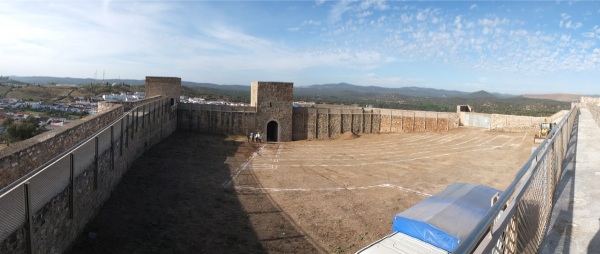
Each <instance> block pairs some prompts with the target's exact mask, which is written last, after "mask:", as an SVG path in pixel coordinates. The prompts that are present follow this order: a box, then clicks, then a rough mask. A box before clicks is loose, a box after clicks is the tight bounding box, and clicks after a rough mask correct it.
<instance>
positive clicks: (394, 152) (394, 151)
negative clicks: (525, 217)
mask: <svg viewBox="0 0 600 254" xmlns="http://www.w3.org/2000/svg"><path fill="white" fill-rule="evenodd" d="M514 139H515V138H514V137H513V138H511V139H510V140H509V141H508V142H505V143H504V144H502V145H500V146H494V147H492V148H497V147H504V146H506V145H507V144H508V143H510V142H512V140H514ZM517 146H518V145H517ZM428 147H433V148H436V147H439V146H436V145H424V146H421V147H420V149H424V148H428ZM478 147H480V145H471V146H457V145H450V146H446V147H445V149H446V150H461V151H464V150H467V149H470V148H478ZM411 150H414V149H413V148H406V149H388V151H387V152H371V153H358V154H350V155H349V156H351V157H352V158H313V159H311V160H312V161H356V160H357V158H358V157H365V156H375V155H377V156H379V158H380V159H381V158H385V159H387V158H395V157H396V156H386V155H403V156H414V155H418V154H423V153H431V149H427V150H424V151H420V152H414V153H406V152H405V151H411ZM471 151H481V150H480V149H479V148H478V149H475V150H471ZM263 154H264V153H263ZM344 156H348V155H344ZM297 160H306V156H303V157H301V158H294V157H291V156H286V157H285V159H279V161H280V162H281V161H285V162H289V161H297Z"/></svg>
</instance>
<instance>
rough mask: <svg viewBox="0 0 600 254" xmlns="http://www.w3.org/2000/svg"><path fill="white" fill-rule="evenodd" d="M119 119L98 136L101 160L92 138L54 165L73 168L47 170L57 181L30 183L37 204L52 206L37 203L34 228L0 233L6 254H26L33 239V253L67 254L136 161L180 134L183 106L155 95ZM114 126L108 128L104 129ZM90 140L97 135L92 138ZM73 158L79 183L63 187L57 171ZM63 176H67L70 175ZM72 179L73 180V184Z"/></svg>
mask: <svg viewBox="0 0 600 254" xmlns="http://www.w3.org/2000/svg"><path fill="white" fill-rule="evenodd" d="M123 107H124V106H123V105H118V106H116V109H113V110H111V111H108V112H103V113H100V114H99V115H98V116H96V117H101V116H102V115H106V114H116V113H118V112H119V111H120V112H122V110H123ZM115 112H116V113H115ZM101 118H102V117H101ZM113 120H117V121H116V122H114V121H111V123H112V128H111V127H108V128H107V129H105V130H104V131H103V132H101V133H99V134H98V135H97V137H98V147H99V149H98V159H97V160H96V159H94V158H95V155H94V151H95V148H94V147H95V139H94V138H93V137H92V139H90V140H89V141H87V142H84V143H83V144H82V146H80V147H79V148H76V149H75V150H72V151H71V152H69V153H68V154H67V157H65V158H62V159H59V160H58V161H57V162H55V163H54V164H53V165H66V167H67V168H63V167H57V166H50V168H48V169H47V170H45V171H43V172H44V174H47V175H52V176H53V179H54V180H53V181H51V182H47V184H44V185H37V184H36V183H38V182H40V183H44V181H43V178H44V177H43V175H44V174H38V176H36V177H37V178H34V180H31V181H30V182H31V183H30V189H31V194H30V196H31V198H32V200H47V202H41V203H40V202H38V203H37V205H36V203H35V202H34V208H32V213H33V214H32V216H31V226H30V227H27V225H26V224H25V223H20V226H19V225H17V226H18V227H17V228H16V229H15V230H14V232H12V233H9V234H8V235H6V234H5V233H8V232H0V253H26V250H27V247H28V241H27V237H28V236H29V235H31V236H32V237H31V239H32V244H31V246H32V250H33V253H61V252H63V251H64V250H66V249H67V248H68V247H69V245H70V243H71V242H72V241H73V240H74V239H75V238H76V237H77V236H79V234H80V232H81V230H83V227H84V226H85V224H86V223H87V222H88V221H89V220H90V219H92V218H93V216H94V215H95V214H96V213H97V212H98V210H99V209H100V207H101V206H102V204H103V203H104V201H105V200H107V199H108V198H109V196H110V193H111V192H112V190H113V189H114V187H115V186H116V185H117V184H118V183H119V181H120V179H121V177H122V176H123V174H125V172H126V171H127V169H128V168H129V167H130V166H131V164H132V163H133V161H134V160H135V159H137V158H138V157H139V156H141V155H142V154H143V152H144V151H145V150H147V149H148V148H150V147H152V146H153V145H154V144H156V143H158V142H160V141H161V140H163V139H164V138H166V137H168V136H169V135H170V134H171V133H173V131H175V129H176V128H177V105H174V106H171V105H170V98H166V97H155V98H152V99H148V100H146V103H145V104H144V105H141V106H140V107H137V108H134V109H133V110H131V111H129V112H128V113H126V114H123V113H121V114H120V115H118V116H117V117H116V118H115V119H113ZM92 123H94V121H91V119H87V121H85V124H84V123H82V124H81V125H78V126H79V127H78V126H73V127H72V128H75V129H81V128H86V126H88V124H92ZM108 125H109V124H104V125H101V126H99V128H100V127H106V126H108ZM90 136H91V134H90V135H88V136H87V137H90ZM80 137H83V138H82V140H83V139H85V138H87V137H86V136H83V135H82V136H80ZM50 141H51V142H52V143H59V142H60V140H59V139H55V140H52V139H51V140H50ZM79 141H81V140H79ZM68 149H69V147H68V146H66V145H65V147H63V148H61V150H58V151H59V152H65V151H67V150H68ZM70 154H72V156H73V161H74V164H73V168H74V169H73V172H74V173H75V176H74V181H73V185H69V184H67V185H66V186H64V187H61V186H62V185H58V184H60V183H63V182H65V179H62V180H60V179H56V177H57V176H60V175H61V174H58V173H53V172H63V171H64V170H67V172H68V170H69V167H70V166H69V163H68V160H69V156H70ZM48 160H49V159H48ZM48 160H46V161H48ZM22 161H25V159H23V160H22ZM65 161H66V162H67V163H66V164H65ZM57 170H59V171H57ZM46 172H47V173H46ZM62 175H63V178H64V174H62ZM67 176H68V174H67ZM40 177H41V178H40ZM35 179H42V180H35ZM66 181H67V182H68V180H66ZM52 186H54V187H52ZM22 188H24V187H23V186H22V185H19V186H16V189H15V191H13V192H10V193H14V194H11V195H16V196H23V195H22ZM40 188H42V189H40ZM53 193H56V194H53ZM46 196H48V197H46ZM36 197H37V198H36ZM6 200H11V199H1V200H0V201H2V202H0V209H3V211H5V210H6V208H5V207H3V205H7V204H6V203H3V202H5V201H6ZM12 200H13V201H14V200H19V199H12ZM21 201H22V200H21ZM71 204H72V205H71ZM12 206H13V207H15V206H16V207H18V206H23V204H18V203H17V204H12ZM19 218H23V217H22V216H17V217H16V218H15V219H11V218H7V216H6V215H5V216H3V218H0V225H2V227H3V228H4V226H5V225H6V221H3V220H10V221H9V223H10V222H12V223H13V224H14V222H16V221H19ZM30 229H31V230H30Z"/></svg>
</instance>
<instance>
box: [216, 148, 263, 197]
mask: <svg viewBox="0 0 600 254" xmlns="http://www.w3.org/2000/svg"><path fill="white" fill-rule="evenodd" d="M265 146H267V144H264V145H262V146H261V147H260V148H258V150H256V152H254V153H253V154H252V156H250V158H249V159H248V160H247V161H246V162H245V163H244V164H242V165H241V166H240V167H239V168H238V169H237V170H236V171H235V174H234V175H232V176H231V179H229V180H227V181H225V182H224V183H223V187H228V186H229V185H230V184H231V183H232V182H233V180H235V178H236V177H237V176H238V175H239V174H240V173H241V172H242V171H243V170H244V169H246V167H248V164H250V162H251V161H252V159H254V157H256V155H257V154H260V151H261V150H262V149H263V148H265Z"/></svg>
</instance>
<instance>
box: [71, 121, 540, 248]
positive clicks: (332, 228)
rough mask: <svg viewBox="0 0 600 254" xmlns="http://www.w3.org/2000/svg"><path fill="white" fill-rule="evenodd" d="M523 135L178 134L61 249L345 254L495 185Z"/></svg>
mask: <svg viewBox="0 0 600 254" xmlns="http://www.w3.org/2000/svg"><path fill="white" fill-rule="evenodd" d="M532 135H533V134H532V133H508V132H489V131H487V130H485V129H479V128H459V129H455V130H451V131H450V132H447V133H397V134H365V135H361V136H357V135H353V134H350V133H347V134H344V135H343V136H342V137H340V138H338V139H335V140H322V141H295V142H288V143H269V144H265V143H248V142H246V140H245V139H244V138H241V137H223V136H209V135H203V134H196V133H186V132H176V133H175V134H173V136H171V137H170V138H168V139H167V140H165V141H164V142H162V143H160V144H158V145H157V146H155V147H153V148H152V149H150V150H149V151H147V152H146V153H145V154H144V156H143V157H142V158H140V159H139V160H138V161H136V162H135V163H134V165H133V167H132V168H131V169H130V170H129V171H128V173H127V174H126V175H125V176H124V178H123V180H122V182H121V183H120V184H119V185H118V186H117V187H116V189H115V192H114V193H113V195H112V196H111V198H110V199H109V200H108V201H107V203H106V204H105V206H104V207H103V208H102V210H101V211H100V212H99V214H98V216H97V217H96V218H95V219H94V220H93V221H91V222H90V223H89V225H88V226H87V227H86V229H85V232H84V233H83V234H82V235H81V236H80V237H79V238H78V240H77V241H76V243H75V244H74V246H73V247H72V248H71V250H70V251H68V253H315V252H321V253H354V252H356V251H357V250H359V249H360V248H362V247H364V246H366V245H368V244H369V243H371V242H373V241H375V240H377V239H379V238H381V237H383V236H385V235H387V234H389V233H391V228H392V225H391V223H392V218H393V216H394V215H395V214H397V213H399V212H402V211H403V210H405V209H407V208H409V207H411V206H413V205H415V204H416V203H418V202H420V201H422V200H424V199H426V198H427V197H429V196H430V195H432V194H435V193H437V192H439V191H441V190H442V189H444V188H445V187H447V186H448V185H450V184H451V183H453V182H465V183H481V184H484V185H487V186H490V187H494V188H497V189H500V190H503V189H504V188H505V187H507V186H508V184H509V183H510V182H511V181H512V180H513V179H514V175H515V173H516V172H517V171H518V170H519V169H520V167H521V166H522V165H523V164H524V163H525V161H526V160H527V159H528V158H529V156H530V154H531V150H532V147H533V146H534V144H533V136H532Z"/></svg>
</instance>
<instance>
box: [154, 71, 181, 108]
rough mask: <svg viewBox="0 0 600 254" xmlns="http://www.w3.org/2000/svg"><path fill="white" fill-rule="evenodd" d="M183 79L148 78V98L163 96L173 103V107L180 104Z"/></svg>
mask: <svg viewBox="0 0 600 254" xmlns="http://www.w3.org/2000/svg"><path fill="white" fill-rule="evenodd" d="M180 94H181V78H175V77H150V76H146V98H150V97H152V96H156V95H162V96H165V97H167V98H169V100H170V101H171V106H172V105H175V103H179V95H180Z"/></svg>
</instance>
